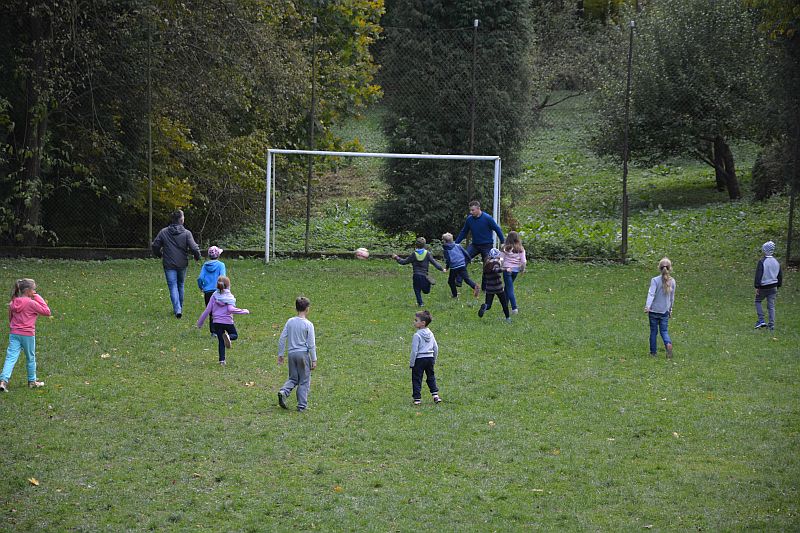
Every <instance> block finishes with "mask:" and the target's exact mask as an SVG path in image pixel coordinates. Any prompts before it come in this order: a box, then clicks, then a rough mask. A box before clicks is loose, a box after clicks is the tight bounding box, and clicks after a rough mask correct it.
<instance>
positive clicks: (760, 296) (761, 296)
mask: <svg viewBox="0 0 800 533" xmlns="http://www.w3.org/2000/svg"><path fill="white" fill-rule="evenodd" d="M761 250H762V251H763V252H764V257H762V258H761V259H760V260H759V261H758V264H757V265H756V277H755V287H756V314H757V315H758V322H756V329H761V328H763V327H765V326H766V327H768V328H769V330H770V331H774V330H775V298H776V297H777V296H778V287H780V286H781V285H782V284H783V272H781V264H780V263H779V262H778V260H777V259H775V258H774V257H772V254H773V253H774V252H775V243H774V242H772V241H767V242H765V243H764V245H763V246H762V247H761ZM765 299H766V300H767V313H768V315H767V316H768V317H769V324H768V323H766V322H764V309H763V308H762V307H761V302H763V301H764V300H765Z"/></svg>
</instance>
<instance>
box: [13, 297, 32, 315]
mask: <svg viewBox="0 0 800 533" xmlns="http://www.w3.org/2000/svg"><path fill="white" fill-rule="evenodd" d="M32 301H33V300H31V299H30V298H28V297H27V296H19V297H17V298H12V299H11V302H9V304H8V306H9V307H10V308H11V311H12V312H14V313H19V312H20V311H22V310H23V309H24V308H25V307H26V306H27V305H28V304H30V302H32Z"/></svg>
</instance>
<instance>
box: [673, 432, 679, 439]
mask: <svg viewBox="0 0 800 533" xmlns="http://www.w3.org/2000/svg"><path fill="white" fill-rule="evenodd" d="M672 436H673V437H675V438H676V439H677V438H680V435H678V432H677V431H673V432H672Z"/></svg>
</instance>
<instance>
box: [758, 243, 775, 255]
mask: <svg viewBox="0 0 800 533" xmlns="http://www.w3.org/2000/svg"><path fill="white" fill-rule="evenodd" d="M761 249H762V250H763V251H764V255H772V253H773V252H774V251H775V243H774V242H772V241H767V242H765V243H764V245H763V246H762V247H761Z"/></svg>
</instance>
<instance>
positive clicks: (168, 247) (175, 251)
mask: <svg viewBox="0 0 800 533" xmlns="http://www.w3.org/2000/svg"><path fill="white" fill-rule="evenodd" d="M150 247H151V248H152V249H153V254H154V255H155V256H156V257H160V258H161V263H162V264H163V265H164V268H166V269H168V270H178V269H181V268H186V266H187V265H188V264H189V260H188V259H187V258H186V254H187V253H188V252H191V253H192V255H193V256H194V258H195V259H196V260H199V259H200V247H199V246H197V243H196V242H194V237H192V232H191V231H189V230H188V229H186V228H184V227H183V225H182V224H170V225H169V226H167V227H166V228H164V229H162V230H161V231H159V232H158V235H157V236H156V238H155V240H154V241H153V244H152V245H151V246H150Z"/></svg>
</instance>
